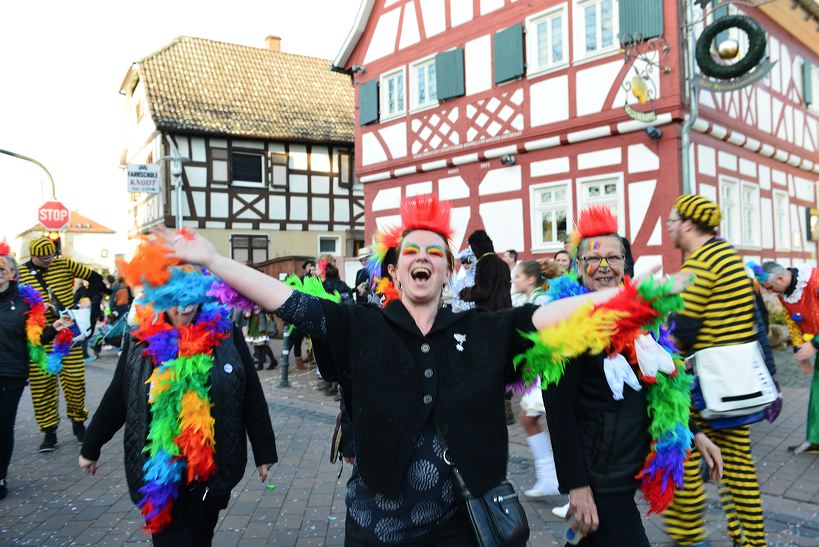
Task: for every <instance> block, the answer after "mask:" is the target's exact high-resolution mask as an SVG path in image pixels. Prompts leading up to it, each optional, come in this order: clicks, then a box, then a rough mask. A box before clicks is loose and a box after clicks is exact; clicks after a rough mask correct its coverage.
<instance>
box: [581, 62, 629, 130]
mask: <svg viewBox="0 0 819 547" xmlns="http://www.w3.org/2000/svg"><path fill="white" fill-rule="evenodd" d="M622 66H623V61H614V62H611V63H606V64H603V65H599V66H595V67H591V68H587V69H585V70H581V71H579V72H578V73H577V77H576V79H577V85H576V86H575V92H576V98H577V115H578V116H585V115H586V114H594V113H597V112H600V111H601V110H603V103H604V102H605V100H606V96H607V95H608V94H609V90H610V89H611V86H612V85H614V80H615V78H617V74H618V73H619V72H620V69H621V68H622Z"/></svg>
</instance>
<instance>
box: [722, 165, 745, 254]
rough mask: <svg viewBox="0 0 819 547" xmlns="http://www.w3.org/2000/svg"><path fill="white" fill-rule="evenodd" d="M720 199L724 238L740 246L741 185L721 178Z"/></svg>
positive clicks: (732, 180)
mask: <svg viewBox="0 0 819 547" xmlns="http://www.w3.org/2000/svg"><path fill="white" fill-rule="evenodd" d="M719 198H720V201H719V208H720V210H721V212H722V223H721V224H720V230H721V231H722V237H724V238H725V240H726V241H728V242H729V243H733V244H735V245H738V244H740V243H741V241H742V235H741V233H740V226H741V225H742V216H741V211H742V205H741V203H740V199H739V183H738V182H737V181H736V180H734V179H729V178H720V181H719Z"/></svg>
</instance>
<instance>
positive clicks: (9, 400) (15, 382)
mask: <svg viewBox="0 0 819 547" xmlns="http://www.w3.org/2000/svg"><path fill="white" fill-rule="evenodd" d="M25 387H26V380H25V378H8V377H0V479H5V478H6V476H7V473H8V470H9V462H11V452H12V450H14V420H15V419H16V418H17V406H18V405H19V404H20V397H21V396H22V395H23V389H25Z"/></svg>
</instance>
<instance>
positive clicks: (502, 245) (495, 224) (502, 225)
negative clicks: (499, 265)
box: [480, 199, 523, 249]
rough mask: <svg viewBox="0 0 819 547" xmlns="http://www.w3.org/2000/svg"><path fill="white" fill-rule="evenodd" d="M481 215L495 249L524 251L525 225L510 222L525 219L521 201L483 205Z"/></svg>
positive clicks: (486, 203)
mask: <svg viewBox="0 0 819 547" xmlns="http://www.w3.org/2000/svg"><path fill="white" fill-rule="evenodd" d="M480 214H481V218H482V219H483V225H484V227H485V228H486V233H487V234H489V237H491V238H492V243H493V244H494V246H495V249H523V223H522V222H510V219H515V218H523V201H522V200H521V199H510V200H506V201H491V202H485V203H481V205H480Z"/></svg>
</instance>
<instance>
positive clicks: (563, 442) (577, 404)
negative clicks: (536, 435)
mask: <svg viewBox="0 0 819 547" xmlns="http://www.w3.org/2000/svg"><path fill="white" fill-rule="evenodd" d="M544 403H546V408H547V411H546V418H547V420H548V422H549V433H550V435H551V438H552V446H553V449H554V456H555V466H556V467H557V478H558V480H559V482H560V490H561V492H568V491H569V490H572V489H574V488H579V487H582V486H591V488H592V490H593V491H594V492H599V493H607V492H608V493H611V492H627V491H634V490H635V489H636V488H637V486H638V483H637V479H635V478H634V475H635V474H637V472H638V471H640V469H641V468H642V466H643V463H644V461H645V457H646V455H647V454H648V450H649V445H650V442H651V438H650V436H649V434H648V426H649V418H648V413H647V412H646V388H645V387H643V389H641V390H640V391H634V390H633V389H631V388H630V387H628V386H627V385H626V386H625V387H624V388H623V400H622V401H615V400H614V397H613V396H612V393H611V388H610V387H609V385H608V382H607V381H606V375H605V373H604V372H603V356H602V355H597V356H583V357H580V358H578V359H573V360H571V361H570V362H569V363H568V364H567V365H566V372H565V374H564V375H563V378H562V379H561V380H560V382H559V383H558V384H557V385H552V386H549V388H548V389H547V390H546V391H545V392H544Z"/></svg>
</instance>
